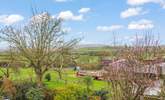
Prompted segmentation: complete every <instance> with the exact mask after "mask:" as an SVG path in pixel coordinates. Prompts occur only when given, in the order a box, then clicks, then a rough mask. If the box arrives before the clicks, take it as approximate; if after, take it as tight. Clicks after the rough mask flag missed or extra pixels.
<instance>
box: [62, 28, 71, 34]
mask: <svg viewBox="0 0 165 100" xmlns="http://www.w3.org/2000/svg"><path fill="white" fill-rule="evenodd" d="M62 31H63V32H66V33H68V32H71V31H72V28H71V27H64V28H63V30H62Z"/></svg>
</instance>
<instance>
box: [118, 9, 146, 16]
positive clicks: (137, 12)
mask: <svg viewBox="0 0 165 100" xmlns="http://www.w3.org/2000/svg"><path fill="white" fill-rule="evenodd" d="M144 13H145V12H144V11H143V9H142V8H140V7H136V8H128V9H127V10H125V11H123V12H121V14H120V17H121V18H128V17H132V16H137V15H140V14H144Z"/></svg>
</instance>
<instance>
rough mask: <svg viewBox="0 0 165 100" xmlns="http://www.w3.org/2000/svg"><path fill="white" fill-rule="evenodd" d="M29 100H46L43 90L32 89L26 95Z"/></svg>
mask: <svg viewBox="0 0 165 100" xmlns="http://www.w3.org/2000/svg"><path fill="white" fill-rule="evenodd" d="M26 97H27V98H28V99H29V100H44V97H45V96H44V92H43V89H42V88H33V87H32V88H30V89H29V90H28V92H27V93H26Z"/></svg>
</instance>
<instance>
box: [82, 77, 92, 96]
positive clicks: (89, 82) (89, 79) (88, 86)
mask: <svg viewBox="0 0 165 100" xmlns="http://www.w3.org/2000/svg"><path fill="white" fill-rule="evenodd" d="M83 82H84V84H85V85H86V89H87V92H88V93H89V92H90V90H91V86H92V85H93V78H92V77H91V76H86V77H84V78H83Z"/></svg>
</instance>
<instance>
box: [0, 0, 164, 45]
mask: <svg viewBox="0 0 165 100" xmlns="http://www.w3.org/2000/svg"><path fill="white" fill-rule="evenodd" d="M32 8H36V9H37V10H38V11H41V12H44V11H47V12H49V13H50V14H51V15H52V16H54V17H57V18H61V19H63V20H64V21H63V30H65V31H66V32H68V34H69V35H68V37H71V38H75V37H79V38H82V40H81V42H80V44H108V45H109V44H112V42H113V39H114V37H116V39H117V43H118V44H126V43H127V44H129V43H132V42H133V41H135V35H137V38H143V35H144V33H145V32H150V33H151V34H152V35H154V36H155V37H159V39H160V43H161V44H165V29H164V26H165V0H1V3H0V27H2V26H5V25H15V24H23V23H26V22H27V21H28V19H30V18H31V17H32V15H33V14H32ZM1 45H2V44H1Z"/></svg>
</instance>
